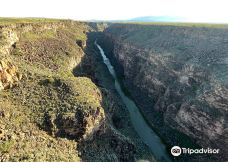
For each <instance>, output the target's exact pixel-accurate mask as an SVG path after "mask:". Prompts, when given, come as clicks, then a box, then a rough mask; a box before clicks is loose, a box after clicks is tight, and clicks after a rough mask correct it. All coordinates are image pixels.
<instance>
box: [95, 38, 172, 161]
mask: <svg viewBox="0 0 228 162" xmlns="http://www.w3.org/2000/svg"><path fill="white" fill-rule="evenodd" d="M95 45H96V46H97V48H98V49H99V51H100V54H101V56H102V59H103V62H104V63H105V65H106V66H107V68H108V70H109V72H110V74H111V75H112V77H113V78H114V80H115V88H116V91H117V92H118V94H119V95H120V97H121V99H122V101H123V102H124V104H125V105H126V107H127V109H128V111H129V114H130V118H131V122H132V124H133V127H134V129H135V131H136V132H137V133H138V135H139V136H140V138H141V139H142V141H143V142H144V143H145V144H146V145H147V146H148V147H149V148H150V149H151V151H152V152H153V154H154V156H155V158H156V159H157V160H158V161H160V162H171V161H172V160H171V159H170V157H169V155H168V153H167V150H166V147H165V145H164V144H163V143H162V141H161V139H160V138H159V136H158V135H157V134H156V133H155V132H154V131H153V130H152V129H151V127H150V126H149V125H148V124H147V123H146V121H145V120H144V118H143V116H142V114H141V113H140V111H139V108H138V107H137V106H136V104H135V103H134V101H133V100H131V99H130V98H129V97H128V96H127V95H126V94H125V93H124V91H123V90H122V88H121V86H120V83H119V81H118V79H117V75H116V72H115V70H114V67H113V66H112V64H111V62H110V61H109V59H108V58H107V57H106V55H105V53H104V50H103V49H102V48H101V46H100V45H99V44H97V42H96V41H95Z"/></svg>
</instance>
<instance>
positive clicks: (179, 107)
mask: <svg viewBox="0 0 228 162" xmlns="http://www.w3.org/2000/svg"><path fill="white" fill-rule="evenodd" d="M104 40H105V41H103V42H102V41H101V42H102V43H103V46H104V48H106V51H107V53H108V54H109V57H110V58H112V62H113V63H114V64H115V67H116V69H117V71H118V72H119V74H120V75H121V77H122V78H124V84H125V85H126V86H127V87H128V88H129V91H130V92H131V94H132V96H133V97H134V99H135V100H136V102H137V104H138V105H140V107H141V109H142V112H143V113H144V115H145V116H146V118H147V119H148V120H149V121H151V123H152V124H154V125H155V127H156V124H157V123H163V124H161V125H162V126H161V127H160V128H158V129H160V131H161V132H163V133H162V134H163V135H164V134H167V133H165V132H166V131H165V130H166V128H168V127H171V128H173V129H175V130H178V131H180V132H182V133H184V134H186V135H187V136H189V137H190V138H191V139H193V140H194V141H196V143H197V144H199V145H201V146H203V147H212V148H220V149H221V152H223V154H221V155H218V156H219V157H218V158H221V159H224V158H227V157H225V156H223V155H225V152H227V151H228V147H227V146H228V129H227V126H228V124H227V123H228V118H227V115H228V64H227V59H228V46H227V43H228V29H224V28H219V27H200V26H199V27H192V26H164V25H162V26H159V25H133V24H132V25H124V24H115V25H111V26H110V27H109V28H107V29H106V31H105V38H104ZM107 40H108V41H107ZM156 112H159V113H160V114H161V117H159V118H158V117H157V119H155V116H153V114H154V113H156ZM157 127H159V126H157ZM163 127H164V130H163ZM165 136H166V137H167V136H169V137H167V141H169V142H170V143H172V144H175V143H176V142H175V140H174V138H173V137H172V136H171V135H165ZM171 138H173V139H171ZM173 140H174V141H173Z"/></svg>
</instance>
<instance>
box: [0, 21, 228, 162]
mask: <svg viewBox="0 0 228 162" xmlns="http://www.w3.org/2000/svg"><path fill="white" fill-rule="evenodd" d="M227 31H228V28H227V26H226V25H221V26H219V25H211V26H210V25H209V26H207V25H196V24H193V25H191V24H190V25H189V24H165V23H164V24H156V23H154V24H153V23H152V24H130V23H126V24H124V23H120V24H118V23H102V22H100V23H99V22H96V23H94V22H77V21H71V20H53V19H9V20H7V21H6V20H4V19H3V20H1V19H0V63H1V64H0V89H1V90H0V152H1V154H0V161H85V162H89V161H91V162H93V161H99V162H102V161H104V162H106V161H110V162H113V161H120V162H133V161H150V162H155V161H162V159H160V158H159V156H160V155H159V156H158V154H159V153H160V152H156V148H157V150H159V148H160V147H163V145H165V146H166V147H165V148H164V149H165V151H164V152H167V154H169V155H167V158H165V159H163V161H226V160H228V157H227V152H228V147H227V146H228V129H227V120H228V116H227V115H228V113H227V111H228V83H227V80H228V70H227V69H228V62H227V59H228V54H227V51H228V46H227V43H228V32H227ZM95 42H97V43H98V44H99V46H98V44H96V43H95ZM102 51H103V55H106V56H107V58H106V60H110V67H111V69H112V68H113V70H114V73H115V75H113V74H112V70H111V71H110V68H109V67H107V66H108V65H107V64H105V61H104V58H105V57H103V55H102ZM102 57H103V58H102ZM112 66H113V67H112ZM110 72H111V73H110ZM117 82H118V84H117ZM116 84H117V85H118V86H116ZM126 100H127V102H126ZM132 107H133V108H135V110H134V112H136V111H137V113H139V114H140V115H139V116H136V118H137V119H134V118H132V114H131V113H134V112H133V111H132V112H131V111H129V110H131V108H132ZM139 117H140V120H139ZM141 121H142V123H143V124H141V126H145V125H146V129H147V130H148V131H149V130H151V131H152V132H153V133H152V134H155V136H154V137H152V136H151V138H150V135H149V136H147V137H146V138H147V140H145V138H144V137H143V134H145V136H146V134H150V133H151V132H150V133H146V129H143V128H145V127H142V128H141V130H140V128H136V127H135V125H139V126H140V123H138V122H141ZM147 127H148V128H147ZM153 138H157V140H158V141H160V140H161V142H159V144H158V146H155V145H154V147H153V143H152V144H151V143H150V144H149V143H148V142H147V141H150V140H153ZM148 139H149V140H148ZM160 145H161V146H160ZM176 145H177V146H180V147H185V148H193V149H194V148H202V147H203V148H208V147H209V148H214V149H220V152H219V154H215V155H210V157H209V156H208V155H207V154H200V155H191V156H190V155H181V156H179V157H173V156H172V155H171V154H170V149H171V147H172V146H176ZM155 147H156V148H155ZM162 154H163V153H162ZM164 154H166V153H164ZM165 156H166V155H165Z"/></svg>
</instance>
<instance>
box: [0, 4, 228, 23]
mask: <svg viewBox="0 0 228 162" xmlns="http://www.w3.org/2000/svg"><path fill="white" fill-rule="evenodd" d="M0 5H1V8H0V17H46V18H65V19H74V20H126V19H131V18H135V17H142V16H170V17H181V18H182V19H183V20H184V21H187V22H214V23H228V0H1V2H0Z"/></svg>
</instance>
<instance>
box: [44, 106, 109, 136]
mask: <svg viewBox="0 0 228 162" xmlns="http://www.w3.org/2000/svg"><path fill="white" fill-rule="evenodd" d="M104 120H105V117H104V111H103V110H102V109H101V108H99V107H98V108H97V110H96V111H94V112H93V111H91V112H89V113H86V112H85V111H83V110H76V112H75V113H61V114H58V115H55V114H46V117H45V124H46V127H48V129H49V131H50V133H51V134H52V135H54V136H63V137H64V136H65V137H69V138H72V139H76V140H81V139H87V138H89V137H92V136H93V133H94V132H96V130H97V129H98V128H99V127H100V125H101V124H102V123H103V121H104Z"/></svg>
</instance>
